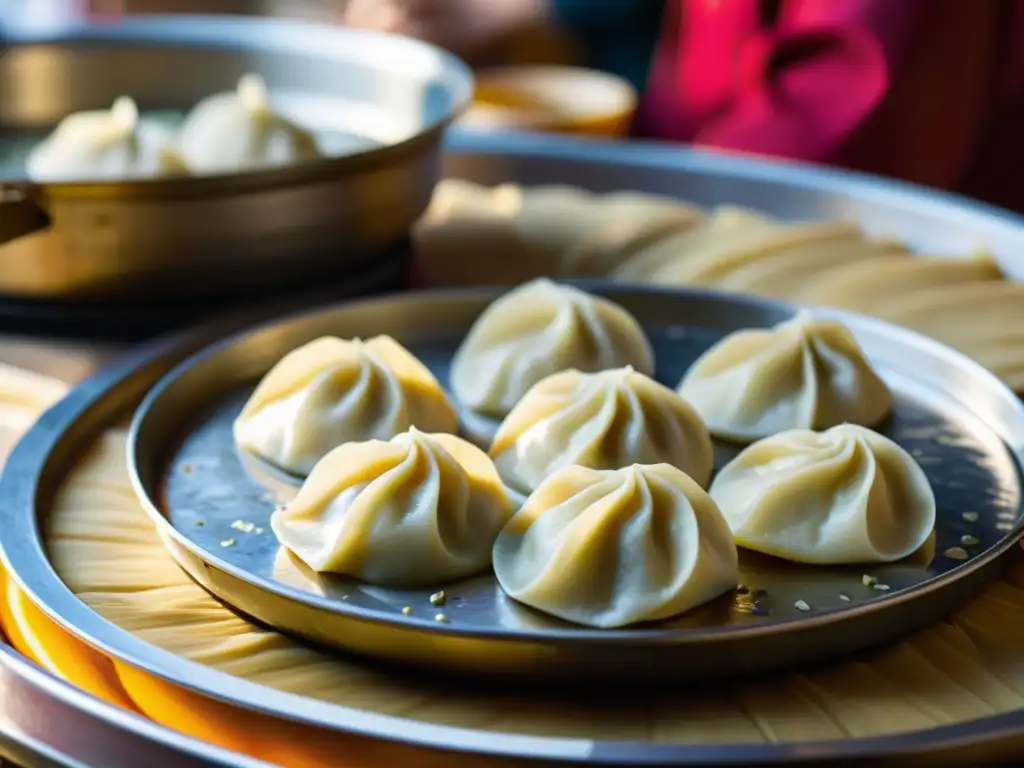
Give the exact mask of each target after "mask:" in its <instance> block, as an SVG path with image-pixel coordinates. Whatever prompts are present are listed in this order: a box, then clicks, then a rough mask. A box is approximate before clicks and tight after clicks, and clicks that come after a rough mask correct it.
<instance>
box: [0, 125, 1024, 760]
mask: <svg viewBox="0 0 1024 768" xmlns="http://www.w3.org/2000/svg"><path fill="white" fill-rule="evenodd" d="M448 147H449V152H448V153H447V154H446V156H445V158H444V160H445V163H444V165H445V170H446V174H447V175H450V176H456V177H461V178H469V179H475V180H478V181H480V182H495V181H506V180H516V181H521V182H524V183H559V182H562V181H565V182H566V183H573V184H579V185H581V186H584V187H588V188H591V189H597V190H607V189H613V188H619V187H621V188H631V189H639V190H649V191H661V192H669V193H675V194H679V195H683V196H689V197H692V198H694V199H697V200H700V201H703V202H706V203H713V202H724V201H740V202H744V203H746V204H748V205H753V206H756V207H760V208H762V209H764V210H766V211H769V212H772V213H774V214H776V215H781V216H787V217H803V216H807V217H814V216H829V215H831V216H834V215H850V216H855V217H860V218H861V219H862V220H863V221H865V222H866V223H867V225H868V228H869V229H871V230H872V231H874V232H881V233H887V232H888V233H893V234H898V235H900V236H901V237H903V238H904V239H906V240H907V241H909V242H911V243H913V244H914V245H916V246H918V247H922V248H928V247H936V248H942V249H943V250H961V251H962V250H966V249H968V248H972V247H974V246H976V245H980V244H983V245H987V246H989V247H990V248H991V249H992V250H993V251H994V252H995V253H996V254H997V255H998V256H999V258H1000V260H1001V261H1002V263H1003V266H1004V268H1007V269H1008V270H1009V271H1010V272H1011V273H1013V274H1016V275H1017V276H1018V277H1024V260H1022V258H1021V256H1020V254H1021V253H1024V224H1022V221H1021V219H1020V218H1019V217H1016V216H1014V215H1012V214H1008V213H1006V212H1003V211H999V210H996V209H992V208H989V207H987V206H983V205H979V204H976V203H973V202H971V201H966V200H963V199H960V198H956V197H954V196H950V195H943V194H938V193H933V192H931V191H929V190H921V189H919V188H914V187H908V186H907V185H903V184H899V183H895V182H888V181H884V180H878V179H873V178H868V177H864V176H859V175H855V174H847V173H842V172H834V171H828V170H822V169H817V168H813V167H805V166H798V165H791V164H782V163H772V162H764V161H762V160H755V159H750V158H742V157H727V156H719V155H714V154H705V153H699V152H690V151H687V150H684V149H680V148H678V147H660V146H654V145H634V144H612V145H609V144H604V143H600V142H580V141H577V140H574V139H571V138H565V137H535V136H508V137H503V136H494V135H492V136H474V135H469V134H464V133H460V132H458V131H452V132H449V134H448ZM221 332H223V331H221ZM212 338H214V337H213V336H208V335H202V336H200V337H197V338H195V339H191V340H190V341H189V343H188V344H186V345H185V346H184V347H183V348H182V350H181V352H182V354H186V353H190V352H193V351H195V350H196V349H198V348H199V346H201V345H202V344H205V343H208V342H209V341H210V340H211V339H212ZM4 341H5V347H4V351H3V352H2V353H0V359H3V360H4V361H5V362H10V363H14V364H19V365H26V366H28V367H33V368H35V367H36V366H37V365H40V366H43V368H40V370H44V371H46V372H50V373H53V374H54V375H61V373H59V372H61V371H65V372H67V376H68V378H73V377H77V376H78V375H80V374H81V372H85V371H86V370H88V369H91V368H92V367H93V366H95V365H96V363H97V360H96V359H95V358H93V357H92V356H91V355H89V354H87V353H82V352H80V351H78V350H75V349H67V348H65V347H64V346H63V345H60V346H59V347H57V346H56V345H55V347H54V349H53V350H52V351H51V350H50V349H49V348H43V349H41V348H39V347H37V346H36V344H35V343H33V342H30V341H25V340H19V341H18V348H17V350H16V352H15V354H13V355H11V356H8V355H7V347H6V341H7V340H6V339H5V340H4ZM164 351H165V347H164V346H163V345H162V343H161V344H160V345H157V346H154V347H151V348H150V349H148V350H146V351H143V352H140V353H139V355H138V357H135V358H132V359H126V360H124V361H122V362H121V363H118V364H116V365H114V366H113V367H109V368H106V369H104V370H103V371H102V372H101V373H99V374H98V375H96V377H95V378H93V379H92V380H90V381H89V382H87V383H86V384H85V385H84V386H82V387H81V388H79V389H77V390H76V391H75V392H74V393H73V394H72V395H71V396H70V397H69V398H68V399H67V400H66V401H64V402H63V403H62V404H60V405H59V406H58V407H57V408H55V409H54V410H53V411H52V412H51V413H50V414H49V415H48V416H47V417H46V419H44V420H43V421H42V422H41V423H40V424H39V425H38V426H37V427H36V428H34V429H33V430H32V432H31V433H30V434H29V435H28V436H27V437H26V439H25V441H24V442H23V443H22V445H21V446H19V447H18V448H17V449H16V451H15V453H14V455H13V456H12V457H11V460H10V461H9V463H8V466H9V467H11V468H12V469H11V471H10V472H9V473H8V474H7V475H6V476H5V478H4V480H3V482H2V483H0V499H2V500H3V503H4V504H5V509H7V510H12V511H17V514H18V515H19V516H22V515H25V514H27V515H29V517H32V518H33V519H34V510H36V509H38V510H39V511H40V512H45V510H46V503H47V489H48V488H51V487H52V485H53V484H54V483H55V482H57V481H58V479H59V478H60V477H62V476H63V474H64V473H65V472H66V471H67V469H68V468H69V467H70V466H71V465H72V464H73V463H74V462H75V461H76V460H77V458H78V456H79V455H80V451H81V450H82V448H83V447H84V446H85V445H86V444H87V443H88V441H89V440H90V439H91V438H92V437H93V436H95V435H96V434H97V433H98V432H99V431H101V430H103V429H105V428H106V427H107V426H108V425H109V424H111V423H112V421H113V420H114V419H115V418H119V417H120V416H121V415H123V413H124V411H125V409H126V408H130V407H132V406H133V405H134V402H135V401H137V400H138V399H139V398H141V396H142V393H143V392H144V391H145V390H146V388H147V386H149V384H151V383H152V382H153V381H155V380H156V378H158V377H159V376H160V375H162V374H163V373H166V372H167V370H169V368H170V367H172V366H173V364H174V363H176V362H177V361H178V360H179V359H180V357H178V356H173V357H171V358H169V359H167V360H163V361H162V362H158V361H160V358H161V357H162V355H163V352H164ZM133 398H134V399H133ZM985 418H986V420H991V419H999V418H1000V414H999V413H998V412H992V413H988V414H986V416H985ZM37 502H38V503H37ZM9 522H10V519H9V518H8V516H6V515H5V516H4V517H3V518H0V530H2V529H3V528H4V527H6V526H7V525H8V523H9ZM32 531H34V526H31V527H30V528H29V530H28V531H27V532H26V538H25V539H24V541H25V542H26V543H25V546H26V547H27V551H25V552H17V551H15V557H17V558H18V559H19V562H21V561H26V562H30V563H32V564H33V566H32V570H31V571H29V572H27V573H26V581H27V582H29V583H31V584H32V585H33V592H32V594H33V596H34V597H35V598H36V599H37V600H40V601H41V603H42V605H43V607H44V609H45V610H46V611H47V612H48V613H49V614H50V615H51V616H55V617H56V618H57V620H58V621H60V622H61V623H62V624H63V625H64V626H66V627H68V628H69V629H70V630H71V631H72V632H74V633H75V634H76V635H78V636H83V635H84V636H85V637H87V638H88V639H89V640H90V642H92V643H93V644H94V645H96V646H98V647H102V648H105V649H106V650H107V652H108V653H110V654H112V655H114V656H116V657H118V658H122V659H123V658H127V659H132V660H134V661H133V663H135V664H136V665H138V666H141V667H143V668H148V669H150V670H153V671H157V672H158V674H160V675H161V676H163V677H166V678H168V679H173V680H176V681H179V682H181V683H183V684H185V685H188V686H189V687H191V688H193V689H197V690H203V689H206V688H208V687H214V688H216V689H217V690H222V691H224V692H225V693H226V695H228V697H229V698H231V699H232V700H233V701H235V702H237V703H238V705H239V706H242V707H252V708H258V709H265V706H264V705H263V704H261V702H262V701H263V699H264V697H265V696H266V695H267V690H266V689H265V688H262V687H260V686H255V685H251V684H246V683H244V682H242V681H239V680H237V679H235V678H231V677H228V676H225V675H223V674H219V673H216V672H211V670H210V669H209V668H207V667H203V666H200V665H196V664H188V663H185V664H183V665H182V664H181V661H180V659H177V658H175V657H173V656H170V655H168V654H166V653H162V652H159V651H155V650H154V649H153V648H152V647H151V646H149V645H147V644H146V643H143V642H141V641H139V640H138V639H136V638H135V637H133V636H132V635H130V634H128V633H127V632H124V631H122V630H120V629H118V628H117V627H115V626H113V625H110V624H108V623H107V622H105V621H103V620H101V619H99V617H98V616H96V614H94V613H92V612H91V611H90V610H88V609H87V608H86V607H85V606H84V605H83V604H82V603H81V602H80V601H78V600H77V599H76V598H75V597H74V596H73V595H72V594H71V593H70V592H69V591H68V589H67V588H66V587H65V586H64V585H63V584H62V583H61V582H60V581H59V579H57V577H56V576H55V574H54V573H53V571H52V569H51V568H50V566H49V564H48V563H47V562H46V560H45V558H44V557H43V553H42V552H40V551H38V550H35V551H33V550H34V546H35V545H33V544H32V543H31V542H32V536H33V535H34V534H33V533H32ZM10 665H13V666H10ZM178 665H181V666H178ZM0 667H2V668H3V669H5V670H6V669H10V670H12V671H13V673H14V674H15V675H16V678H17V680H21V679H23V678H24V677H25V675H37V676H38V685H39V687H38V691H39V692H40V693H39V695H40V699H39V701H38V702H36V703H31V704H29V702H30V701H31V699H30V698H29V697H30V694H31V693H32V691H36V690H37V689H36V687H35V683H33V687H32V688H31V690H29V691H25V690H24V689H23V688H22V687H21V686H20V685H19V684H17V683H16V681H11V682H10V683H8V684H5V685H3V686H2V690H9V691H11V696H10V697H8V698H4V699H3V700H2V702H3V703H2V704H0V710H2V711H3V718H4V719H3V721H2V722H5V723H10V722H12V719H13V720H16V719H17V718H16V717H14V716H15V715H17V714H18V713H24V715H25V719H26V722H27V724H28V725H31V726H32V729H34V730H32V729H27V730H29V731H30V732H31V733H33V734H35V735H36V736H37V738H38V740H39V741H41V742H46V743H50V744H54V743H57V740H60V739H64V740H66V741H65V742H64V743H65V745H66V751H67V752H68V753H71V752H72V751H73V749H72V746H71V745H68V744H67V742H68V741H76V742H79V741H81V742H82V743H88V744H90V745H91V748H92V749H95V750H96V752H93V753H92V754H93V755H94V756H95V757H93V758H89V757H86V756H84V753H83V757H82V758H81V760H82V762H84V763H87V764H90V765H94V766H100V765H102V766H108V765H114V766H117V765H118V763H116V762H110V761H108V760H104V759H102V756H103V755H104V752H103V750H105V752H106V753H109V756H110V758H111V760H116V759H117V758H118V755H119V749H120V744H121V743H122V741H121V729H122V728H127V732H128V736H127V737H126V738H127V739H128V740H129V742H131V741H132V740H134V739H135V738H136V736H135V734H136V731H135V730H134V729H135V727H136V725H137V724H139V723H141V724H142V725H143V726H144V727H145V729H146V730H144V731H142V734H143V735H144V736H145V737H146V738H148V739H151V740H152V743H156V744H160V745H173V744H175V743H177V741H176V740H177V739H179V738H180V737H178V736H176V735H175V734H169V733H168V732H167V731H166V730H164V729H162V728H159V727H157V726H154V725H152V724H150V723H148V722H146V721H142V720H139V719H138V718H135V717H134V716H127V717H128V720H127V724H126V721H125V720H124V719H123V718H125V717H126V715H125V713H124V712H122V711H121V710H117V709H114V708H111V707H105V706H103V705H99V704H98V703H97V702H95V701H94V700H92V699H91V698H89V697H87V696H85V695H84V694H82V693H81V692H79V691H77V690H75V689H74V688H72V687H71V686H68V685H67V684H65V683H62V682H59V681H57V680H55V679H54V678H53V677H52V676H50V675H48V674H46V673H44V672H42V671H40V670H39V669H38V668H37V667H35V666H33V665H31V664H28V663H27V662H25V661H24V659H22V658H21V657H20V656H19V655H18V654H16V653H14V652H12V651H10V650H9V649H8V648H6V647H3V646H0ZM51 686H52V688H51ZM64 697H71V698H70V699H65V698H64ZM284 699H285V700H284V701H277V702H275V704H276V705H277V706H280V707H282V708H284V709H286V710H288V711H289V712H290V713H293V714H294V715H295V716H296V717H297V718H299V719H303V720H306V721H310V722H322V723H326V724H328V725H329V726H331V725H332V724H333V727H335V728H337V729H339V730H343V731H353V732H358V733H363V734H367V735H372V736H375V737H378V738H382V739H388V740H393V741H396V742H412V743H415V744H420V745H424V744H430V745H438V746H451V747H452V748H454V749H459V750H467V751H468V752H467V753H466V760H465V761H464V763H465V764H467V765H472V766H474V768H484V767H488V768H489V766H491V765H492V764H493V761H492V760H490V759H488V757H487V756H488V755H492V756H493V755H501V756H508V755H519V756H521V757H520V759H519V760H516V761H515V764H517V765H520V764H521V765H524V766H526V765H529V766H537V765H539V764H541V762H543V763H544V764H554V763H564V762H565V761H572V762H577V763H580V762H590V763H600V764H604V765H623V766H625V765H632V766H635V765H641V764H644V765H659V764H660V765H708V764H719V765H724V764H733V765H736V764H739V765H750V764H773V765H785V764H804V765H818V764H821V762H822V761H826V760H833V761H842V762H843V763H844V764H870V765H876V766H877V765H906V764H911V763H912V764H914V765H919V764H923V763H928V764H936V763H941V764H956V765H967V764H980V763H981V762H983V761H992V760H997V759H1010V758H1014V757H1019V755H1020V754H1022V752H1024V712H1010V713H1006V714H1003V715H998V716H995V717H991V718H986V719H984V720H979V721H975V722H969V723H961V724H957V725H952V726H944V727H939V728H934V729H930V730H926V731H920V732H915V733H909V734H900V735H896V736H891V737H883V738H870V739H859V738H851V739H849V740H844V741H830V742H803V743H775V744H767V745H760V744H758V745H746V744H729V743H716V744H708V745H701V746H692V747H683V748H678V747H673V746H671V745H651V744H632V743H624V742H612V741H608V742H592V741H587V740H577V739H561V738H550V739H549V738H544V739H533V738H527V739H524V738H521V737H516V736H509V735H507V734H495V733H491V732H482V731H472V730H465V729H453V728H435V727H425V726H422V725H420V724H418V723H415V722H408V721H405V720H403V719H400V718H384V717H375V716H372V717H368V716H366V715H365V714H364V713H361V712H358V711H350V710H345V709H339V708H333V709H332V711H330V712H329V713H326V714H325V713H323V712H320V711H315V709H314V708H310V706H309V702H308V701H307V700H305V699H301V698H295V697H284ZM54 700H56V701H58V702H62V701H65V700H69V701H70V702H71V704H70V705H69V706H71V707H73V709H72V711H71V712H69V717H71V716H73V715H76V714H79V715H81V714H83V713H85V714H88V715H90V716H92V717H94V718H95V721H94V722H91V723H89V724H88V725H83V726H82V727H78V721H77V720H75V719H69V720H67V723H68V727H66V728H65V727H63V722H64V721H63V720H62V719H61V709H60V707H58V706H56V705H54V704H53V701H54ZM50 707H52V708H50ZM45 724H49V727H50V730H51V731H52V733H51V732H48V731H47V730H46V729H45V728H43V725H45ZM93 735H95V737H96V738H95V740H93V739H92V738H91V736H93ZM168 737H169V739H168ZM189 743H190V744H191V745H193V746H195V742H189ZM79 746H81V744H79ZM200 746H201V745H200ZM128 754H134V753H128ZM163 754H165V753H164V752H162V751H161V750H152V749H151V751H150V752H148V753H147V756H146V760H145V763H146V764H153V765H155V766H162V765H168V766H171V765H191V763H184V762H175V761H174V758H173V757H172V758H171V759H169V760H166V761H164V760H163V758H162V755H163ZM192 754H199V752H198V751H197V752H195V753H192ZM203 755H204V758H203V762H199V759H198V758H190V759H195V760H196V763H195V764H196V765H200V764H202V765H228V764H231V765H244V766H246V768H249V766H251V765H252V762H251V761H245V760H244V759H241V758H238V757H237V756H235V757H233V758H231V759H230V760H228V759H226V758H224V756H223V755H222V754H221V753H220V752H219V751H218V750H210V749H204V750H203ZM524 755H530V756H532V757H522V756H524ZM544 755H546V756H548V759H547V760H543V761H541V760H540V756H544ZM453 762H454V761H453ZM510 764H511V763H509V762H508V761H506V760H501V761H500V765H501V766H502V768H507V766H508V765H510Z"/></svg>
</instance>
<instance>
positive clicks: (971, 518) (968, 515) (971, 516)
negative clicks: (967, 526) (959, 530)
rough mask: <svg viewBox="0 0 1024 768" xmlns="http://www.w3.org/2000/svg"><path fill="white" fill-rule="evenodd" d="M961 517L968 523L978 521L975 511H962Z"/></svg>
mask: <svg viewBox="0 0 1024 768" xmlns="http://www.w3.org/2000/svg"><path fill="white" fill-rule="evenodd" d="M963 518H964V520H966V521H967V522H968V523H976V522H978V513H977V512H964V514H963Z"/></svg>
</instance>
